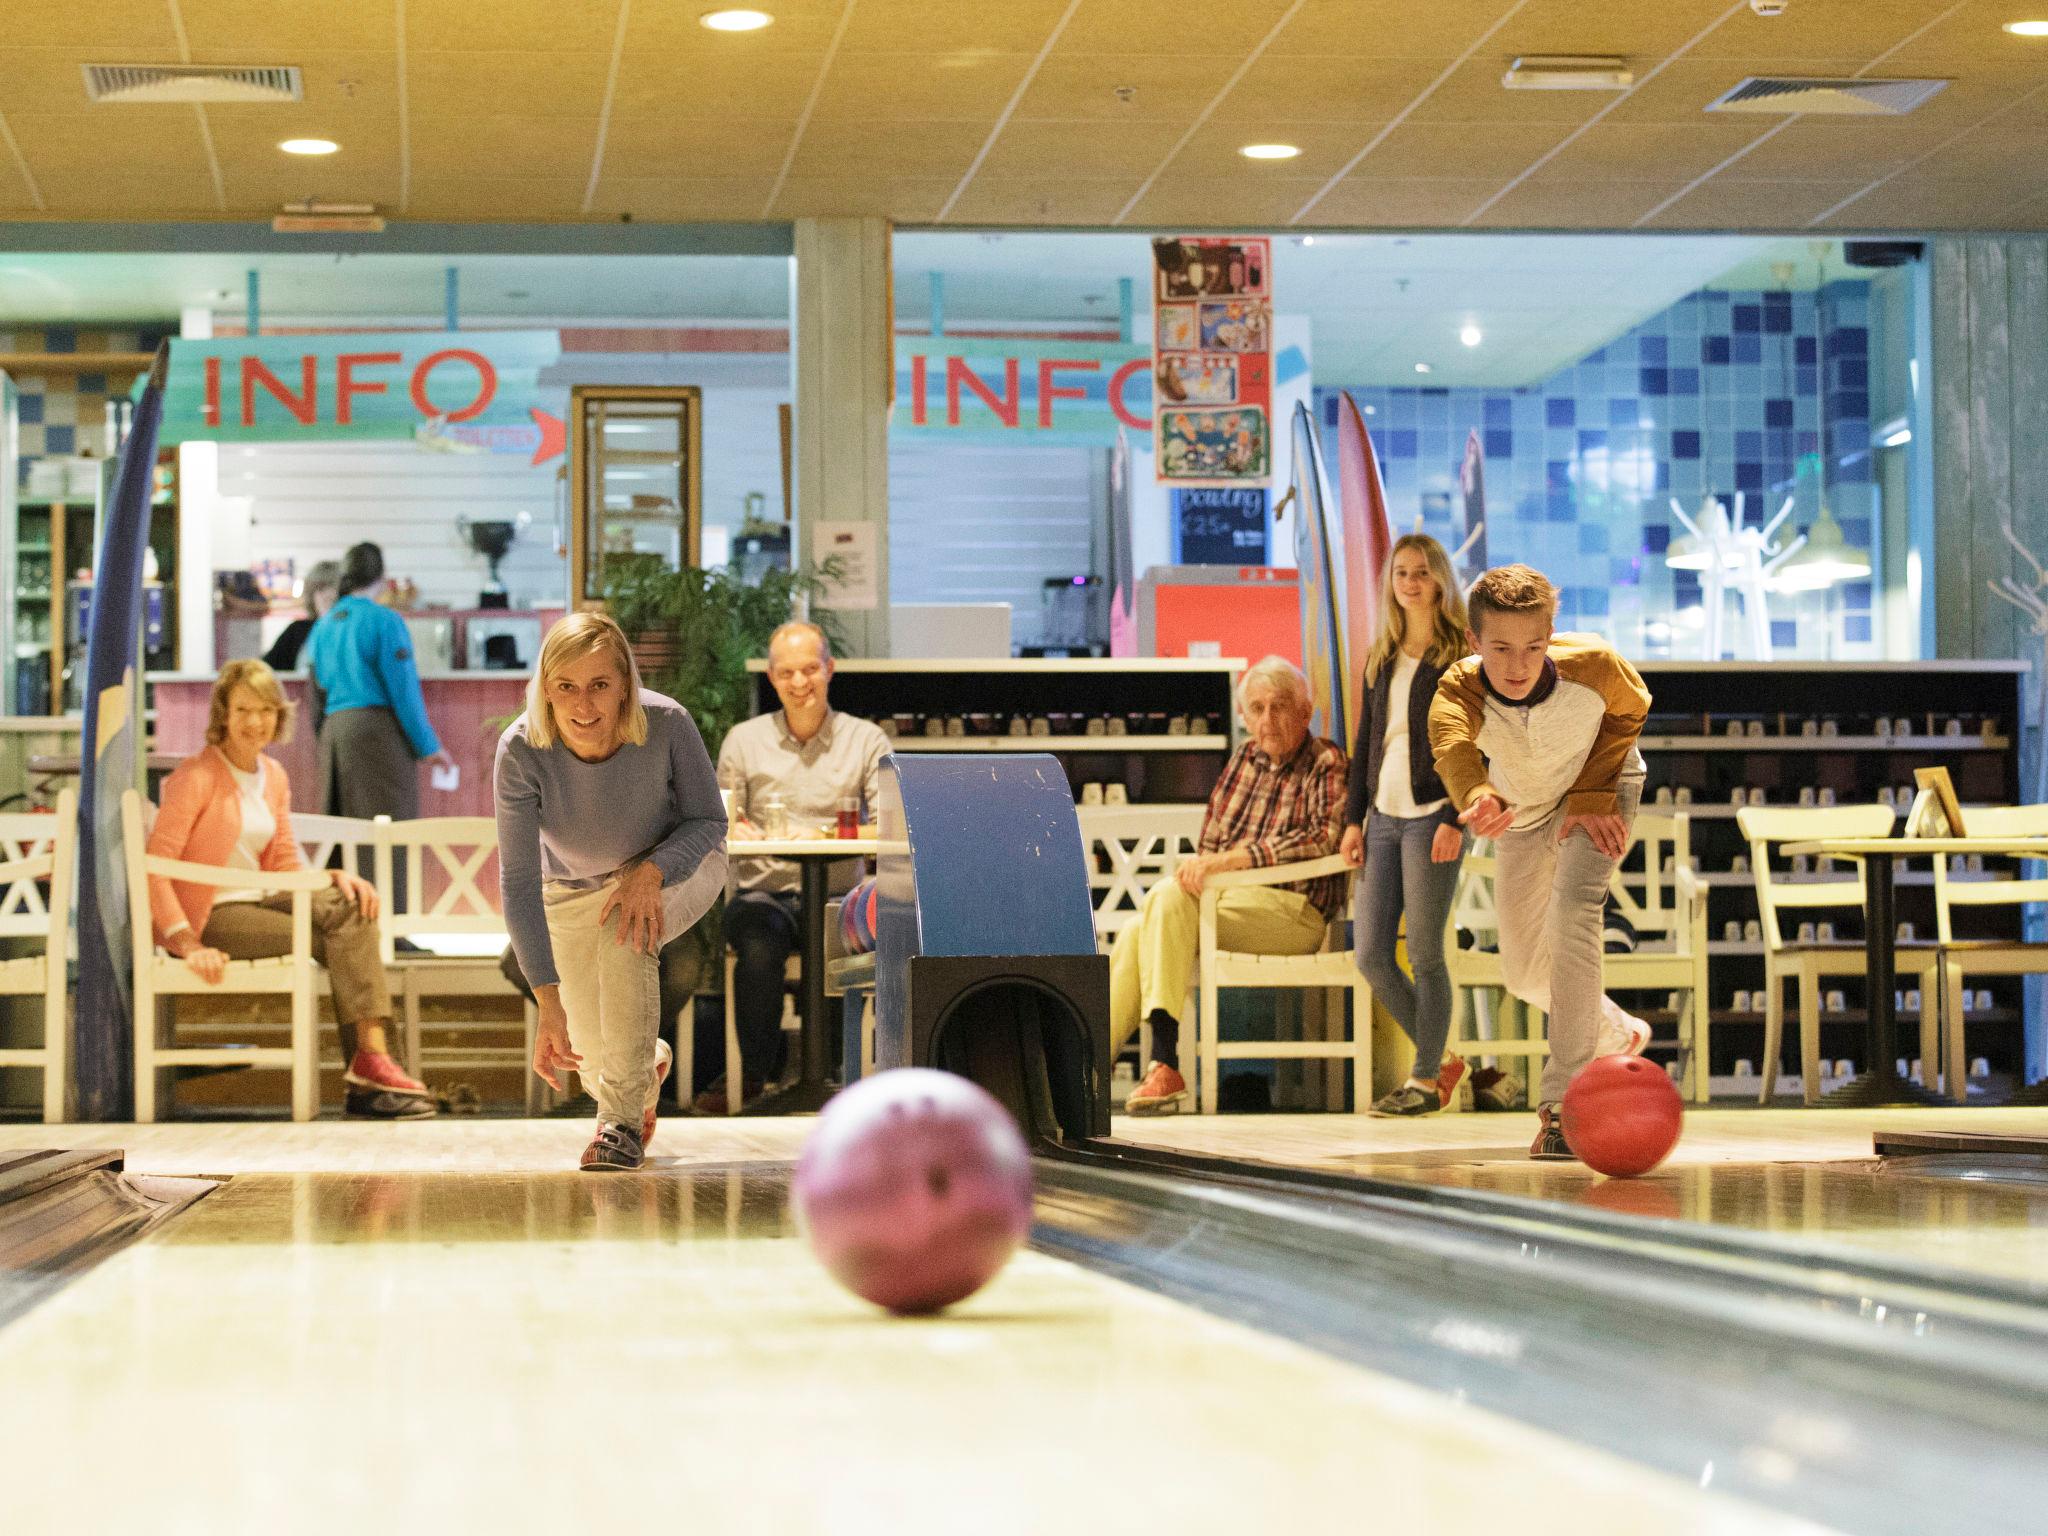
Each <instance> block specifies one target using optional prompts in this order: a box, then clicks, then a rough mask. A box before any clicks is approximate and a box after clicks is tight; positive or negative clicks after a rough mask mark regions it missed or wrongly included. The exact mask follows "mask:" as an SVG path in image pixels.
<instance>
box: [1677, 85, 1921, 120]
mask: <svg viewBox="0 0 2048 1536" xmlns="http://www.w3.org/2000/svg"><path fill="white" fill-rule="evenodd" d="M1947 84H1948V82H1947V81H1946V80H1813V79H1783V78H1774V77H1771V76H1767V75H1752V76H1750V78H1749V79H1747V80H1745V81H1743V82H1742V83H1741V84H1740V85H1738V86H1736V87H1735V89H1734V90H1732V91H1730V92H1728V93H1727V94H1726V95H1725V96H1722V97H1721V98H1720V99H1719V100H1717V101H1710V102H1708V103H1707V110H1708V111H1709V112H1808V113H1813V114H1815V115H1817V116H1818V115H1822V114H1827V115H1832V116H1835V117H1867V116H1870V115H1872V114H1876V115H1879V116H1890V117H1896V116H1898V115H1899V114H1900V113H1902V112H1910V111H1912V110H1913V109H1914V108H1915V107H1917V106H1919V105H1920V103H1921V102H1923V101H1925V100H1927V99H1928V98H1929V97H1930V96H1932V95H1934V94H1935V92H1937V91H1939V90H1940V89H1941V88H1942V87H1943V86H1945V85H1947Z"/></svg>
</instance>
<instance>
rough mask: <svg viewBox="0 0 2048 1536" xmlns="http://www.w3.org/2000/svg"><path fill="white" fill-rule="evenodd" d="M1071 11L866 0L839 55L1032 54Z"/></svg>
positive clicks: (1047, 1) (1045, 4)
mask: <svg viewBox="0 0 2048 1536" xmlns="http://www.w3.org/2000/svg"><path fill="white" fill-rule="evenodd" d="M1066 8H1067V0H1003V3H1002V4H1000V5H971V4H967V5H963V4H962V3H961V0H860V3H859V4H858V5H856V6H855V7H854V10H853V20H852V21H850V22H849V23H848V24H847V28H846V35H845V37H844V38H842V39H841V40H840V44H839V51H840V52H841V53H842V54H847V53H942V52H943V53H961V54H984V53H1022V54H1026V55H1031V54H1036V53H1037V52H1038V50H1039V49H1040V48H1042V47H1044V46H1045V40H1046V39H1047V38H1048V37H1049V36H1051V35H1052V29H1053V26H1054V25H1055V24H1056V23H1057V22H1058V21H1059V19H1060V13H1061V12H1062V11H1064V10H1066ZM769 30H770V31H773V30H774V29H773V28H772V27H771V28H770V29H769Z"/></svg>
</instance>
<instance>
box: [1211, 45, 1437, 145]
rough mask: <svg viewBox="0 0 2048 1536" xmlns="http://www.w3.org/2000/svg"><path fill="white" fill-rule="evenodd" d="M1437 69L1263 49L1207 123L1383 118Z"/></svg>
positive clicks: (1405, 61) (1427, 62) (1426, 63)
mask: <svg viewBox="0 0 2048 1536" xmlns="http://www.w3.org/2000/svg"><path fill="white" fill-rule="evenodd" d="M1442 68H1443V66H1442V65H1441V64H1439V63H1437V62H1436V61H1435V60H1432V59H1409V58H1400V57H1395V56H1390V57H1373V56H1369V55H1358V54H1342V55H1333V56H1329V57H1324V58H1303V57H1298V56H1284V57H1283V56H1281V55H1277V54H1272V53H1268V54H1266V55H1264V56H1263V57H1261V58H1260V59H1259V61H1258V62H1257V63H1255V64H1254V65H1252V67H1251V69H1250V70H1248V71H1247V72H1246V74H1245V77H1244V78H1243V79H1242V80H1240V81H1238V83H1237V84H1236V85H1234V86H1232V87H1231V90H1230V94H1229V95H1227V96H1225V97H1224V98H1223V104H1222V105H1221V106H1219V107H1218V108H1217V109H1216V115H1215V117H1214V119H1213V121H1216V122H1234V123H1235V122H1243V123H1256V122H1261V121H1264V120H1267V119H1271V118H1287V119H1290V120H1292V121H1296V122H1327V123H1351V124H1360V123H1383V122H1388V121H1390V120H1391V119H1393V118H1394V117H1396V116H1397V115H1399V113H1400V112H1401V110H1402V109H1403V108H1404V107H1406V106H1407V105H1408V104H1409V103H1410V102H1411V101H1413V100H1414V99H1415V98H1416V96H1417V95H1419V94H1420V93H1421V92H1422V91H1423V89H1424V88H1426V87H1427V86H1428V85H1429V83H1430V81H1431V80H1433V79H1435V78H1436V76H1437V74H1438V72H1439V71H1440V70H1441V69H1442ZM1363 141H1364V140H1363V136H1361V139H1360V142H1361V143H1362V142H1363Z"/></svg>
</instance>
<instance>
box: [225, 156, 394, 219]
mask: <svg viewBox="0 0 2048 1536" xmlns="http://www.w3.org/2000/svg"><path fill="white" fill-rule="evenodd" d="M273 158H282V157H277V156H274V157H273ZM222 176H223V179H224V180H225V182H226V183H227V195H228V202H229V204H230V205H232V206H234V207H237V208H256V209H259V210H261V211H263V212H265V213H270V212H275V211H276V210H277V209H279V208H281V207H283V206H284V205H285V204H286V203H296V202H300V201H303V200H305V199H309V198H310V199H314V200H316V201H319V202H327V203H375V204H376V205H377V206H378V207H379V208H381V209H382V210H384V211H385V212H386V213H392V212H395V211H396V210H397V207H398V194H399V177H398V162H397V158H396V157H395V156H394V157H392V158H391V159H389V160H385V161H382V162H380V163H378V164H375V165H348V166H344V165H335V164H332V163H329V164H327V165H322V166H319V167H317V168H315V167H313V166H311V165H304V166H285V165H275V166H273V165H236V164H232V163H230V164H225V165H224V166H223V171H222Z"/></svg>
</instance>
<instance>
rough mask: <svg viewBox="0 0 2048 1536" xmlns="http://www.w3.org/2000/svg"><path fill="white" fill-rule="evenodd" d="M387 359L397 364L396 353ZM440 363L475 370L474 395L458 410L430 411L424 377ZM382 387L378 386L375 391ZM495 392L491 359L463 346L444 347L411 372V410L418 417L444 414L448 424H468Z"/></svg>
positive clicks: (432, 353)
mask: <svg viewBox="0 0 2048 1536" xmlns="http://www.w3.org/2000/svg"><path fill="white" fill-rule="evenodd" d="M391 360H392V361H393V362H397V361H398V354H397V353H395V352H394V353H392V354H391ZM442 363H467V364H469V366H470V367H472V368H474V369H475V370H476V394H475V395H474V396H472V397H471V399H470V402H469V404H467V405H465V406H464V407H463V408H462V409H461V410H459V411H447V412H441V411H437V410H436V409H435V408H434V402H433V401H432V400H430V399H428V398H427V377H428V375H430V374H431V373H432V372H433V371H434V370H435V368H437V367H439V366H440V365H441V364H442ZM383 387H384V386H383V385H381V384H379V385H378V386H377V388H379V389H382V388H383ZM497 393H498V370H497V369H496V368H494V367H492V366H491V360H490V359H489V358H488V357H485V356H484V355H483V353H481V352H472V351H470V350H469V348H467V347H447V348H444V349H443V350H441V351H439V352H429V353H428V354H427V355H426V356H425V357H423V358H421V359H420V361H419V366H418V367H416V368H414V369H413V371H412V403H413V408H414V409H415V410H417V411H418V412H419V413H420V414H421V415H422V416H439V415H444V414H445V415H446V416H447V418H448V420H450V421H469V420H471V419H472V418H474V417H477V416H481V415H483V413H484V411H485V410H486V409H487V408H488V407H489V406H490V403H491V401H492V400H493V399H494V398H495V397H496V396H497Z"/></svg>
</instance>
